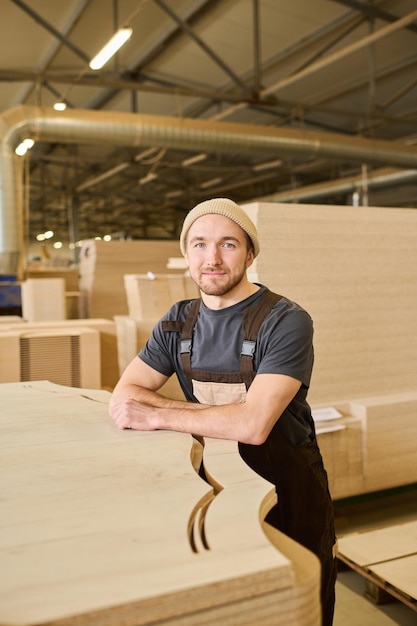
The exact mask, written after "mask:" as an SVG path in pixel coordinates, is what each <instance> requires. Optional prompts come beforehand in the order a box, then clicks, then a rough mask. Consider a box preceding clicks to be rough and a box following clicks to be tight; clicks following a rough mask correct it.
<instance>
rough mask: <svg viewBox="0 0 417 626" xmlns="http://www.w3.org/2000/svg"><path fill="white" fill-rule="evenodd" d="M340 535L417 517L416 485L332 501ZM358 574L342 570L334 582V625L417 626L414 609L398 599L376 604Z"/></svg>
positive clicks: (416, 614) (416, 616)
mask: <svg viewBox="0 0 417 626" xmlns="http://www.w3.org/2000/svg"><path fill="white" fill-rule="evenodd" d="M335 513H336V529H337V534H338V536H339V537H341V536H343V535H346V534H349V533H351V532H356V531H361V530H362V531H365V530H372V529H375V528H381V527H383V526H389V525H393V524H399V523H403V522H407V521H411V520H415V519H417V485H413V486H410V487H406V488H403V489H399V490H393V491H390V492H385V493H384V494H372V495H371V496H369V498H365V497H362V498H355V499H351V500H345V501H343V502H336V503H335ZM365 589H366V583H365V580H364V578H363V577H362V576H360V574H357V573H356V572H354V571H352V570H349V569H344V570H343V571H340V572H339V575H338V580H337V583H336V610H335V618H334V626H395V625H398V626H417V612H415V611H414V610H412V609H411V608H409V607H407V606H406V605H405V604H403V603H401V602H397V601H395V600H393V601H392V602H389V603H388V604H379V605H377V604H375V603H374V602H372V601H371V600H369V599H367V598H366V597H365Z"/></svg>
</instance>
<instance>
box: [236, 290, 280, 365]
mask: <svg viewBox="0 0 417 626" xmlns="http://www.w3.org/2000/svg"><path fill="white" fill-rule="evenodd" d="M281 298H282V296H279V295H278V294H276V293H274V292H273V291H269V289H267V290H266V291H265V293H264V294H263V295H262V296H261V298H260V299H259V301H258V302H257V303H256V304H255V305H253V306H248V307H247V308H246V309H245V310H244V312H243V345H242V352H241V355H240V371H241V372H242V373H244V374H245V376H246V374H247V373H251V374H252V373H253V371H254V370H253V355H254V352H255V345H256V339H257V337H258V333H259V329H260V327H261V325H262V323H263V322H264V320H265V319H266V317H267V316H268V315H269V313H270V312H271V310H272V309H273V307H274V306H275V304H276V303H277V302H278V300H281Z"/></svg>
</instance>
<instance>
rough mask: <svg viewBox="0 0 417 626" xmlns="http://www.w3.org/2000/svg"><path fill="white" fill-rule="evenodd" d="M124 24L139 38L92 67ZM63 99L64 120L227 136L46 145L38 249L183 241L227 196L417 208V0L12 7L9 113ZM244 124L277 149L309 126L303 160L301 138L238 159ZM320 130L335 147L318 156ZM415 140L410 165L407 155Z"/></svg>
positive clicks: (0, 99)
mask: <svg viewBox="0 0 417 626" xmlns="http://www.w3.org/2000/svg"><path fill="white" fill-rule="evenodd" d="M122 26H126V27H130V28H132V29H133V32H132V36H131V38H130V40H129V41H128V42H127V43H126V44H125V45H124V46H123V47H122V49H121V50H120V51H119V52H118V53H117V55H116V56H115V57H113V59H111V60H110V61H109V62H108V63H107V64H106V65H105V66H104V67H103V68H102V69H101V70H97V71H93V70H91V69H90V68H89V61H90V60H91V58H92V57H93V56H94V55H95V54H96V53H97V52H98V51H99V49H100V48H101V47H102V46H103V45H104V44H105V43H106V42H107V40H108V39H109V38H110V37H111V36H112V34H113V33H114V32H115V31H117V30H118V28H119V27H122ZM58 101H64V102H65V103H66V105H67V110H66V111H63V112H62V113H61V115H62V116H63V118H65V115H67V114H69V112H70V111H72V110H80V111H89V112H90V113H91V111H104V112H107V113H109V114H111V113H114V115H115V117H116V115H117V114H119V113H134V114H138V119H139V116H140V115H150V114H151V115H153V116H156V117H157V120H158V119H161V121H162V120H164V119H165V120H166V118H169V119H171V120H175V122H176V123H177V124H178V127H179V128H180V122H181V120H182V119H184V120H200V121H204V123H205V130H207V131H210V128H211V127H212V126H213V127H214V125H217V126H216V129H217V128H218V125H219V123H223V124H224V128H225V131H224V136H223V135H222V131H221V130H220V135H221V138H222V139H221V140H219V141H218V143H216V142H217V140H216V141H214V142H212V143H211V144H210V146H209V148H208V149H205V150H202V149H201V144H200V143H199V141H198V133H197V131H196V134H195V145H193V144H192V143H191V144H190V143H188V144H187V145H186V147H183V146H182V145H181V143H178V145H177V144H176V143H175V142H167V144H166V145H164V144H163V143H162V145H161V142H158V143H155V144H154V145H152V141H150V140H149V139H148V140H146V141H141V140H140V138H139V139H138V141H137V142H132V145H122V144H121V143H118V142H117V141H115V143H114V145H111V144H109V143H107V144H105V145H103V143H102V142H99V141H97V140H94V139H93V138H92V137H89V135H88V127H87V131H86V132H85V133H84V135H83V136H82V137H78V136H77V137H75V138H71V137H70V138H69V139H68V140H67V141H65V143H64V142H63V140H62V139H61V138H59V141H52V140H51V139H48V140H46V139H45V138H42V136H40V140H36V142H35V145H34V146H33V148H32V149H31V150H30V151H28V152H27V154H26V156H24V157H21V158H20V159H21V161H20V163H21V164H22V166H21V167H19V172H20V175H21V177H22V178H23V180H24V185H23V193H22V196H23V198H22V204H23V209H24V210H23V212H22V213H23V215H24V218H23V219H24V226H25V228H24V230H25V235H26V237H27V238H28V240H29V241H32V240H33V239H34V238H35V237H36V235H37V234H38V233H43V232H45V231H47V230H52V231H54V233H55V238H59V239H62V240H68V238H69V240H71V241H75V240H79V239H86V238H91V237H95V236H104V235H106V234H112V235H113V236H114V237H129V238H130V237H132V238H173V237H177V235H178V232H179V229H180V225H181V222H182V219H183V217H184V214H185V213H186V212H187V211H188V210H189V209H190V208H192V206H194V204H196V203H197V202H199V201H201V200H204V199H207V198H209V197H214V196H227V197H230V198H233V199H234V200H236V201H237V202H240V203H246V202H250V201H252V200H256V199H266V200H270V201H281V202H291V201H300V202H305V203H321V204H323V203H331V204H358V205H361V204H369V205H374V206H381V207H382V206H398V207H400V206H402V207H412V208H416V207H417V204H416V197H417V193H416V192H417V167H416V165H413V158H414V159H415V163H417V4H416V0H374V1H372V0H291V1H290V2H289V1H288V0H62V1H59V2H57V1H56V0H25V1H23V0H0V115H3V114H5V112H7V111H9V110H12V109H13V108H15V107H18V106H19V105H26V106H28V107H29V106H30V107H45V108H46V109H45V110H46V111H49V110H52V109H51V108H52V107H53V105H54V104H55V103H56V102H58ZM229 123H232V124H238V125H239V127H236V128H241V127H242V126H241V125H247V128H248V129H252V132H253V128H254V127H258V128H260V129H261V130H262V132H263V133H264V137H265V139H264V142H265V146H266V145H267V141H268V134H269V133H271V135H272V134H275V135H276V134H278V135H279V133H286V132H287V131H291V132H294V137H295V138H296V140H297V150H295V149H291V144H292V142H294V141H295V140H293V139H292V138H288V137H287V136H286V140H285V144H284V145H283V147H282V148H279V147H277V148H276V149H275V148H273V149H268V150H266V149H265V153H264V154H263V153H262V149H259V147H258V149H256V150H255V149H253V150H252V149H250V148H249V149H245V150H242V149H239V147H236V148H234V149H233V144H232V146H231V145H230V141H229V140H228V137H229V136H228V135H227V132H226V131H227V129H228V125H229ZM220 128H221V129H222V128H223V126H221V127H220ZM265 130H266V131H267V132H266V133H265ZM305 132H309V133H315V135H311V136H317V138H318V140H317V145H319V144H320V145H321V143H322V142H323V143H325V142H326V139H327V137H329V138H331V142H329V143H332V145H333V147H334V146H336V148H334V149H332V150H330V149H327V150H326V149H324V150H319V149H317V150H316V151H315V150H312V149H311V146H312V143H311V141H309V142H306V145H305V147H304V145H303V136H304V135H303V133H305ZM364 139H366V140H367V141H368V140H374V141H375V149H374V152H375V154H379V159H378V158H371V157H369V153H368V152H367V151H365V150H362V146H363V141H364ZM379 142H381V143H379ZM368 143H369V142H368ZM314 145H315V144H314ZM345 145H346V150H345V149H344V146H345ZM348 145H349V146H353V148H354V149H353V150H350V149H349V150H348V149H347V146H348ZM178 146H179V147H178ZM225 146H226V147H225ZM405 146H407V150H409V151H410V154H411V157H412V158H411V159H410V163H409V164H407V163H405V164H402V163H400V162H399V160H398V158H396V154H397V152H398V149H399V148H401V149H403V147H405ZM382 147H384V149H383V150H382ZM413 151H414V153H413ZM16 158H17V157H16ZM16 210H17V209H16Z"/></svg>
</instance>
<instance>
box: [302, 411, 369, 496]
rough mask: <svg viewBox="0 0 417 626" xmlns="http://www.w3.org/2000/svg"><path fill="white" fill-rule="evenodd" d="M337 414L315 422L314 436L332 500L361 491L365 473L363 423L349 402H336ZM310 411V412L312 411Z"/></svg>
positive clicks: (363, 485)
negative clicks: (323, 421) (330, 418)
mask: <svg viewBox="0 0 417 626" xmlns="http://www.w3.org/2000/svg"><path fill="white" fill-rule="evenodd" d="M337 411H338V412H339V413H340V415H341V417H340V418H337V419H333V420H328V421H326V422H325V423H324V424H323V423H318V424H317V423H316V430H317V437H318V441H319V445H320V450H321V453H322V456H323V459H324V464H325V467H326V470H327V473H328V477H329V487H330V492H331V494H332V497H333V498H334V499H338V498H347V497H349V496H353V495H357V494H360V493H363V491H364V490H365V482H364V477H365V473H366V438H365V432H366V425H365V420H363V419H362V418H361V417H356V416H352V411H351V408H350V406H349V404H346V405H343V406H341V405H337ZM313 413H314V412H313Z"/></svg>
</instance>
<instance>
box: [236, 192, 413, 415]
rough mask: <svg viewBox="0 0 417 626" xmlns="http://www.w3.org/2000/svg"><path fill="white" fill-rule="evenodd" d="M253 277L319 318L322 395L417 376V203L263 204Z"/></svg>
mask: <svg viewBox="0 0 417 626" xmlns="http://www.w3.org/2000/svg"><path fill="white" fill-rule="evenodd" d="M245 209H246V211H247V212H248V214H249V215H250V216H251V218H252V219H253V221H254V223H255V224H256V225H257V228H258V231H259V237H260V240H261V242H262V246H261V253H260V255H259V256H258V258H257V259H256V260H255V263H254V265H253V266H252V267H251V268H250V271H251V276H252V277H253V278H254V279H256V280H257V281H260V282H262V283H264V284H266V285H267V286H268V287H269V288H270V289H272V290H273V291H276V292H277V293H280V294H282V295H286V296H288V297H289V298H291V299H293V300H295V301H296V302H299V304H301V305H302V306H303V307H304V308H306V309H307V311H308V312H309V313H310V315H311V316H312V318H313V320H314V326H315V348H316V359H315V366H314V374H313V379H312V383H311V389H310V394H309V398H310V402H312V403H313V404H323V403H332V402H335V401H340V400H345V399H351V398H360V397H362V396H364V397H368V396H379V395H381V394H382V393H386V394H390V393H401V392H407V391H412V390H415V389H416V381H417V333H416V332H415V329H416V325H417V272H416V267H417V211H415V210H412V209H397V208H374V207H349V206H319V205H314V206H306V205H304V206H303V205H297V204H291V205H288V204H273V203H254V204H248V205H245Z"/></svg>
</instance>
